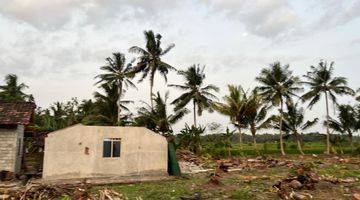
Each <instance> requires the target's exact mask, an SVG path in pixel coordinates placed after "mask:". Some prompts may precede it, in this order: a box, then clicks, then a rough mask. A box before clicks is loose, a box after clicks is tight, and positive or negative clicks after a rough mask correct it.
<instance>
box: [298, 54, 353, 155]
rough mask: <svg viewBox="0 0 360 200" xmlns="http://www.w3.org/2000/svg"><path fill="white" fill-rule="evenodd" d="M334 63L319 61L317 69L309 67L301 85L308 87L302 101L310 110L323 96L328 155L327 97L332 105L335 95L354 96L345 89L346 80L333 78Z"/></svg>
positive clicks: (349, 89)
mask: <svg viewBox="0 0 360 200" xmlns="http://www.w3.org/2000/svg"><path fill="white" fill-rule="evenodd" d="M333 74H334V62H331V63H330V64H329V65H328V63H327V62H326V61H322V60H321V61H320V63H319V64H318V66H317V67H315V66H311V68H310V71H309V72H307V74H306V75H304V77H305V79H306V81H304V82H303V83H304V84H306V85H308V86H309V87H310V88H309V91H308V92H306V93H305V94H304V95H303V96H302V99H303V100H304V101H310V102H309V106H308V107H309V108H310V109H311V108H312V107H313V106H314V105H315V104H316V103H317V102H319V100H320V99H321V96H322V95H324V96H325V106H326V121H327V122H326V123H325V124H326V145H327V148H326V153H327V154H330V145H331V144H330V132H329V123H328V122H329V120H330V116H329V99H328V98H329V97H330V99H331V100H332V102H333V103H334V104H337V100H336V95H354V91H353V90H352V89H351V88H349V87H347V80H346V78H344V77H334V75H333Z"/></svg>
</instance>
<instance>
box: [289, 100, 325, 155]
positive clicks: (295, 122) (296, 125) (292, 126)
mask: <svg viewBox="0 0 360 200" xmlns="http://www.w3.org/2000/svg"><path fill="white" fill-rule="evenodd" d="M304 112H305V111H304V109H303V108H298V104H297V103H296V104H294V103H293V102H287V112H286V113H285V114H284V118H283V130H284V131H285V132H288V133H290V132H291V133H293V135H294V136H295V140H296V143H297V146H298V150H299V151H300V153H301V154H302V155H304V152H303V150H302V145H301V139H300V137H301V135H302V134H303V131H305V130H307V129H309V128H311V127H313V126H314V125H315V124H316V123H317V122H318V120H319V119H318V118H315V119H313V120H308V121H306V122H305V121H304V118H305V117H304Z"/></svg>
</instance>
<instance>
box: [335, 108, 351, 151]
mask: <svg viewBox="0 0 360 200" xmlns="http://www.w3.org/2000/svg"><path fill="white" fill-rule="evenodd" d="M338 110H339V114H338V120H336V119H333V118H329V127H330V128H331V129H333V130H334V131H337V132H339V133H347V135H348V138H349V143H350V146H351V149H353V148H354V145H353V133H354V132H356V131H357V121H356V120H354V119H355V118H356V115H357V113H356V110H355V109H354V108H353V107H352V106H351V105H339V106H338Z"/></svg>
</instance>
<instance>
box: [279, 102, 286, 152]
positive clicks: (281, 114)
mask: <svg viewBox="0 0 360 200" xmlns="http://www.w3.org/2000/svg"><path fill="white" fill-rule="evenodd" d="M282 120H283V100H282V99H281V100H280V122H279V128H280V150H281V155H283V156H284V155H285V151H284V144H283V135H282Z"/></svg>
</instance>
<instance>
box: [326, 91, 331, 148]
mask: <svg viewBox="0 0 360 200" xmlns="http://www.w3.org/2000/svg"><path fill="white" fill-rule="evenodd" d="M325 103H326V154H330V131H329V118H330V117H329V102H328V96H327V92H326V91H325Z"/></svg>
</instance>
